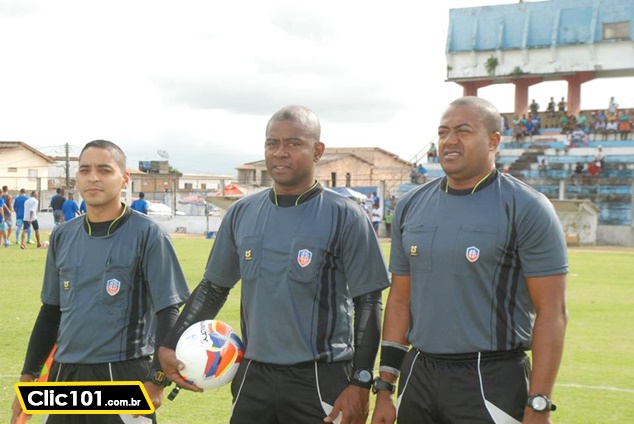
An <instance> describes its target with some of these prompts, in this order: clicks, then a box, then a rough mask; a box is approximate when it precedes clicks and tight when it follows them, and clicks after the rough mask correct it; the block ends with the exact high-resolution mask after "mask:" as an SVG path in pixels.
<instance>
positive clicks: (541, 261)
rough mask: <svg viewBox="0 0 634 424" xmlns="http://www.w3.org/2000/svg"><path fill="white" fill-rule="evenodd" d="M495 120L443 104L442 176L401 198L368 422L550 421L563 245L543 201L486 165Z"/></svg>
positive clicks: (561, 323) (459, 103)
mask: <svg viewBox="0 0 634 424" xmlns="http://www.w3.org/2000/svg"><path fill="white" fill-rule="evenodd" d="M500 122H501V120H500V114H499V112H498V111H497V109H496V108H495V107H494V106H493V105H492V104H491V103H489V102H487V101H486V100H483V99H480V98H477V97H463V98H460V99H457V100H455V101H454V102H452V103H451V104H450V105H449V107H448V108H447V109H446V111H445V112H444V114H443V115H442V118H441V121H440V125H439V127H438V139H439V159H440V164H441V166H442V168H443V170H444V171H445V173H446V177H444V178H439V179H437V180H434V181H431V182H429V183H427V184H424V185H422V186H420V187H418V188H416V189H414V190H412V191H410V192H409V193H407V194H406V195H405V196H403V197H402V198H401V199H399V202H398V205H397V207H396V211H395V214H394V220H393V223H392V248H391V254H390V270H391V271H392V286H391V288H390V294H389V297H388V300H387V306H386V310H385V325H384V327H383V341H382V349H381V361H380V368H379V371H380V380H378V381H377V382H376V383H375V387H374V388H375V390H376V391H377V392H378V393H377V396H378V397H377V403H376V408H375V412H374V415H373V420H372V422H373V423H374V424H385V423H390V424H391V423H393V422H394V419H395V418H398V423H399V424H414V423H416V424H419V423H461V424H464V423H467V424H469V423H498V424H502V423H504V424H512V423H520V422H524V423H529V422H530V423H549V422H550V413H551V411H553V410H555V406H554V405H553V403H552V401H551V396H552V392H553V387H554V384H555V378H556V376H557V371H558V369H559V364H560V361H561V357H562V353H563V345H564V332H565V326H566V321H567V313H566V305H565V287H566V273H567V272H568V259H567V255H566V243H565V239H564V235H563V231H562V228H561V226H560V224H559V220H558V218H557V214H556V213H555V210H554V208H553V206H552V204H551V203H550V202H549V201H548V199H547V198H546V197H545V196H544V195H542V194H541V193H538V192H537V191H535V190H534V189H532V188H531V187H529V186H527V185H526V184H524V183H522V182H520V181H518V180H516V179H515V178H513V177H512V176H510V175H508V174H503V173H499V172H498V171H497V170H496V169H495V153H496V150H497V147H498V144H499V142H500ZM410 344H411V349H410V346H409V345H410ZM528 350H532V359H533V363H532V370H531V364H530V361H529V358H528V356H527V355H526V353H525V352H526V351H528ZM399 373H400V380H399V387H398V402H397V404H398V405H399V406H398V411H396V409H395V407H394V403H393V401H392V397H391V394H392V391H393V390H394V387H393V384H394V382H395V381H396V378H397V376H398V375H399ZM522 420H523V421H522Z"/></svg>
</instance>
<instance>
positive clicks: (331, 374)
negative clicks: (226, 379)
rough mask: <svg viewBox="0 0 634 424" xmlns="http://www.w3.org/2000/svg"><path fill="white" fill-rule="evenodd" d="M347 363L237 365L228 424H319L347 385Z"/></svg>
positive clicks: (259, 363) (249, 362) (349, 363)
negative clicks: (229, 423) (238, 366)
mask: <svg viewBox="0 0 634 424" xmlns="http://www.w3.org/2000/svg"><path fill="white" fill-rule="evenodd" d="M351 370H352V363H351V362H334V363H320V362H309V363H305V364H300V365H273V364H264V363H261V362H256V361H252V360H245V361H244V362H242V364H240V368H239V369H238V373H237V374H236V376H235V378H234V379H233V381H232V382H231V393H232V394H233V406H232V413H231V421H230V422H231V424H291V423H302V424H323V420H324V418H325V417H326V416H327V415H328V414H329V413H330V412H331V411H332V406H333V405H334V403H335V400H337V398H338V397H339V395H340V394H341V392H343V390H344V389H345V388H346V387H347V386H348V381H349V377H350V372H351Z"/></svg>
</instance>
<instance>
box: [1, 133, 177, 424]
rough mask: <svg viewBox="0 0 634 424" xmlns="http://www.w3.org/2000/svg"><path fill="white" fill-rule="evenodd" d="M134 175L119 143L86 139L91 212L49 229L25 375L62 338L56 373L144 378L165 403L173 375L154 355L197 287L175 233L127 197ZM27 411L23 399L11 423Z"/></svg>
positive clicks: (105, 422) (89, 422) (83, 171)
mask: <svg viewBox="0 0 634 424" xmlns="http://www.w3.org/2000/svg"><path fill="white" fill-rule="evenodd" d="M129 181H130V174H129V173H128V172H127V171H126V158H125V154H124V153H123V151H122V150H121V149H120V148H119V147H118V146H117V145H116V144H114V143H112V142H109V141H105V140H96V141H91V142H90V143H88V144H86V146H84V148H83V150H82V151H81V154H80V155H79V171H78V172H77V186H78V188H79V191H80V193H81V196H82V197H83V198H84V200H85V201H86V205H87V213H86V215H82V216H81V217H80V218H77V219H73V220H70V221H68V222H66V223H65V224H64V225H58V226H56V227H55V228H54V229H53V232H52V233H51V238H50V246H49V250H48V256H47V258H46V268H45V270H44V284H43V287H42V294H41V298H42V303H43V305H42V308H41V309H40V313H39V315H38V317H37V320H36V322H35V326H34V328H33V332H32V334H31V340H30V342H29V346H28V350H27V354H26V360H25V363H24V367H23V369H22V376H21V378H20V381H21V382H26V381H33V380H34V379H35V378H36V377H37V376H38V375H39V372H40V369H41V368H42V364H43V363H44V360H45V359H46V357H47V355H48V353H49V351H50V350H51V348H52V347H53V345H54V344H55V343H57V346H58V347H57V351H56V353H55V361H54V363H53V365H52V368H51V370H50V375H49V381H71V382H72V381H142V382H144V383H145V388H146V390H147V392H148V395H149V396H150V399H151V400H152V403H153V404H154V406H155V407H156V408H158V407H159V406H160V405H161V401H162V397H163V387H164V386H165V385H166V383H167V380H166V379H165V378H164V375H163V374H162V372H159V371H160V370H159V368H158V366H159V364H158V359H157V358H156V360H155V361H154V362H153V363H152V361H151V360H150V355H152V354H153V352H154V344H155V340H158V341H160V340H162V339H163V337H165V334H166V333H167V330H168V328H169V327H170V326H171V325H172V324H173V323H174V322H175V320H176V318H177V317H178V306H179V305H181V304H183V303H184V302H185V301H186V300H187V298H188V296H189V289H188V288H187V283H186V281H185V277H184V276H183V272H182V270H181V267H180V265H179V263H178V260H177V258H176V254H175V252H174V248H173V246H172V243H171V240H170V238H169V236H168V235H167V234H166V233H165V232H164V231H163V230H162V229H161V228H160V227H159V225H158V224H157V223H156V222H155V221H154V220H152V219H151V218H149V217H147V216H145V215H142V214H139V213H137V212H133V211H132V210H130V208H128V207H127V206H126V205H125V203H122V202H121V190H122V189H123V188H124V187H125V186H126V185H127V184H128V183H129ZM19 412H20V404H19V402H18V401H17V399H16V400H15V401H14V403H13V418H12V421H11V422H12V423H13V422H15V420H16V417H17V415H18V414H19ZM127 418H130V417H129V416H128V417H127ZM152 418H154V417H152ZM153 421H154V419H153ZM123 422H124V421H123V418H122V417H121V416H120V415H82V414H68V415H50V416H49V417H48V420H47V421H46V423H47V424H57V423H60V424H80V423H81V424H121V423H123Z"/></svg>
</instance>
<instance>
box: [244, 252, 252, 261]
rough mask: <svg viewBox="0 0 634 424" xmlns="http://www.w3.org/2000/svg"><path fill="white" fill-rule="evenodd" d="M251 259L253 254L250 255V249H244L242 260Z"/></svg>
mask: <svg viewBox="0 0 634 424" xmlns="http://www.w3.org/2000/svg"><path fill="white" fill-rule="evenodd" d="M251 259H253V256H252V255H251V249H249V250H245V251H244V260H245V261H250V260H251Z"/></svg>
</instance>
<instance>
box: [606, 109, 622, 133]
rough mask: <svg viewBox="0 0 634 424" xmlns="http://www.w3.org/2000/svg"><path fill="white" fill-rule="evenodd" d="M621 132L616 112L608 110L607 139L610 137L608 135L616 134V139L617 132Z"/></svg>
mask: <svg viewBox="0 0 634 424" xmlns="http://www.w3.org/2000/svg"><path fill="white" fill-rule="evenodd" d="M618 132H619V121H618V118H617V116H616V115H615V114H613V113H612V112H608V118H607V123H606V124H605V134H606V136H605V140H607V139H608V136H609V135H611V134H614V139H615V140H616V134H617V133H618Z"/></svg>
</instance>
